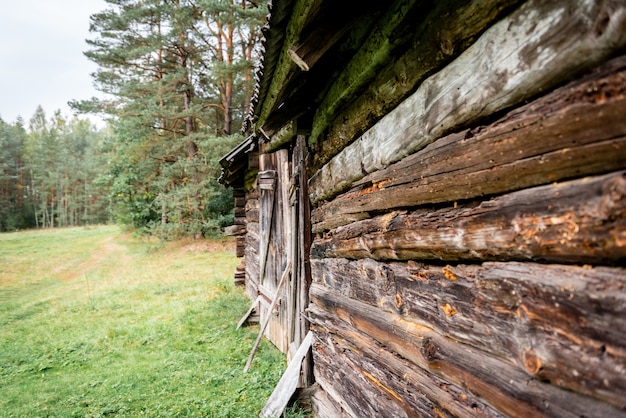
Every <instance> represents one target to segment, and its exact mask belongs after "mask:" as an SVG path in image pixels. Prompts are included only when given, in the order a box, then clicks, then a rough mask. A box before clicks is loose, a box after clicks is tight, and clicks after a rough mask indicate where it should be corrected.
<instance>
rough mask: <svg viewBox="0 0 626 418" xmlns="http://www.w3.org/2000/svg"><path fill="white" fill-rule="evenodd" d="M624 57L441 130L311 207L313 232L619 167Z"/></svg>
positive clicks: (623, 155)
mask: <svg viewBox="0 0 626 418" xmlns="http://www.w3.org/2000/svg"><path fill="white" fill-rule="evenodd" d="M624 89H626V57H620V58H618V59H616V60H613V61H611V62H610V63H608V64H607V65H605V66H603V67H602V68H601V69H600V70H599V71H596V72H594V73H592V74H590V75H588V76H587V77H584V78H583V79H581V80H578V81H576V82H573V83H570V84H569V85H567V86H564V87H562V88H560V89H557V90H556V91H554V92H552V93H550V94H548V95H546V96H544V97H542V98H540V99H538V100H536V101H534V102H532V103H530V104H529V105H526V106H523V107H521V108H519V109H517V110H515V111H513V112H511V113H509V114H508V115H506V116H504V117H503V118H500V119H499V120H497V121H496V122H494V123H492V124H490V125H488V126H481V127H478V128H475V129H473V130H471V131H470V130H465V131H462V132H460V133H456V134H452V135H448V136H447V137H445V138H442V139H440V140H437V141H436V142H434V143H432V144H430V145H429V146H427V147H426V148H425V149H423V150H421V151H419V152H417V153H416V154H413V155H411V156H409V157H406V158H405V159H403V160H402V161H400V162H398V163H396V164H393V165H391V166H389V167H388V168H386V169H383V170H380V171H377V172H374V173H372V174H370V175H368V176H366V177H365V178H363V179H362V180H361V181H359V182H357V183H356V187H355V188H353V189H352V190H351V191H349V192H347V193H344V194H343V195H340V196H338V197H337V198H336V199H334V200H333V201H331V202H328V203H327V204H325V205H323V206H322V207H321V208H320V209H319V210H317V211H314V213H313V222H315V223H316V226H315V231H316V232H321V231H322V230H327V229H332V228H334V227H337V226H340V225H342V224H346V223H349V222H353V221H354V220H355V218H357V219H363V218H365V217H367V212H370V211H372V212H375V211H381V210H386V209H390V208H394V207H411V206H417V205H426V204H432V203H442V202H453V201H457V200H465V199H472V198H476V197H479V196H483V195H493V194H499V193H503V192H508V191H512V190H518V189H523V188H526V187H531V186H537V185H540V184H546V183H551V182H554V181H559V180H562V179H568V178H573V177H579V176H584V175H592V174H599V173H604V172H609V171H613V170H618V169H623V168H626V123H624V114H626V96H625V95H624V94H623V91H624Z"/></svg>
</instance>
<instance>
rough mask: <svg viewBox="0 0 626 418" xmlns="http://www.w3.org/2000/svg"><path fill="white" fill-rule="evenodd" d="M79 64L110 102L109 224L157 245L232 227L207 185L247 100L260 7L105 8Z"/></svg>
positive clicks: (160, 4) (151, 4) (103, 106)
mask: <svg viewBox="0 0 626 418" xmlns="http://www.w3.org/2000/svg"><path fill="white" fill-rule="evenodd" d="M107 3H108V4H109V8H107V9H106V10H105V11H103V12H101V13H97V14H95V15H93V16H92V17H91V27H90V30H91V32H92V33H94V34H95V35H96V36H97V37H96V38H95V39H91V40H88V41H87V42H88V44H89V45H90V50H89V51H87V52H86V53H85V55H86V56H87V57H89V58H90V59H91V60H93V61H94V62H95V63H97V64H98V66H99V68H98V71H97V72H96V75H95V81H96V84H97V86H98V87H99V88H100V90H102V91H103V92H105V93H107V94H108V95H109V97H110V100H107V101H99V100H97V99H94V100H91V101H88V102H83V103H74V107H75V108H77V109H80V110H83V111H93V110H94V109H98V110H100V111H101V112H104V113H106V114H108V115H110V117H111V119H110V121H111V124H112V126H113V131H114V137H113V138H111V143H110V146H109V148H110V149H111V150H113V152H112V159H111V160H112V161H111V171H110V179H109V180H110V183H109V184H110V188H111V191H112V196H113V198H114V202H115V213H116V218H117V219H118V221H121V222H123V223H125V224H127V225H131V226H132V227H134V228H137V229H139V230H141V231H143V232H147V233H150V234H154V235H156V236H159V237H161V238H165V239H172V238H177V237H180V236H185V235H193V236H200V235H204V236H215V235H216V234H219V233H220V231H221V228H223V226H225V225H227V224H228V223H229V222H232V219H233V215H232V206H233V202H232V198H230V197H229V195H230V194H229V193H228V192H226V191H225V190H223V189H222V188H221V187H220V186H219V185H217V183H216V180H215V179H216V178H217V177H218V176H219V174H218V173H217V170H218V164H217V161H218V159H219V158H220V157H221V156H222V155H223V154H225V153H226V152H227V151H228V150H229V147H231V146H232V145H234V144H235V143H236V140H237V138H236V136H233V135H231V133H232V132H233V131H235V130H236V128H234V129H233V127H234V126H240V124H241V122H242V120H243V116H244V113H245V112H246V111H247V107H248V104H249V102H250V97H251V95H252V68H253V63H254V60H255V59H256V55H255V54H256V53H255V48H254V46H255V45H256V43H257V42H258V40H259V37H260V28H261V25H262V23H263V18H264V14H265V12H264V10H263V7H262V6H263V5H264V3H265V2H264V1H262V2H257V1H255V2H249V1H242V2H235V1H234V0H201V1H188V0H180V1H175V2H164V1H162V0H147V1H144V0H142V1H139V0H107Z"/></svg>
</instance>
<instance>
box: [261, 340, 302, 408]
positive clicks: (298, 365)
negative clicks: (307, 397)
mask: <svg viewBox="0 0 626 418" xmlns="http://www.w3.org/2000/svg"><path fill="white" fill-rule="evenodd" d="M312 342H313V333H312V332H311V331H309V332H308V334H307V335H306V337H304V340H303V341H302V344H300V347H299V348H298V350H297V351H296V353H295V355H294V356H293V358H292V359H291V361H290V362H289V365H288V366H287V370H285V373H283V375H282V377H281V378H280V380H279V381H278V384H277V385H276V387H275V388H274V391H273V392H272V395H271V396H270V397H269V399H268V400H267V402H266V403H265V406H264V407H263V409H262V410H261V417H263V418H278V417H280V416H282V413H283V411H284V410H285V408H286V407H287V403H288V402H289V400H290V399H291V397H292V396H293V394H294V393H295V391H296V387H297V386H298V380H299V378H300V370H301V369H302V361H303V360H304V357H305V356H306V355H307V353H308V352H309V349H310V348H311V344H312Z"/></svg>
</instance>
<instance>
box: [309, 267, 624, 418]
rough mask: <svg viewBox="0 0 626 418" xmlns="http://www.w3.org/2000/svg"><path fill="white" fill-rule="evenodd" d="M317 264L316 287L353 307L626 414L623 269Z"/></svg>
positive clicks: (315, 269) (315, 268)
mask: <svg viewBox="0 0 626 418" xmlns="http://www.w3.org/2000/svg"><path fill="white" fill-rule="evenodd" d="M312 265H313V274H314V276H315V278H316V281H317V282H318V283H320V284H323V285H324V286H325V287H326V288H328V289H332V291H334V292H336V293H338V294H342V295H344V296H345V297H346V298H351V299H355V300H359V301H361V302H363V303H366V304H368V305H370V306H372V307H378V308H380V309H382V310H383V311H386V312H390V313H393V314H396V315H399V316H401V317H402V318H404V319H405V320H408V321H411V322H414V323H416V324H420V325H423V326H427V327H429V328H432V329H434V330H435V331H436V332H437V333H439V334H441V335H443V336H445V337H447V338H451V339H453V340H455V341H459V342H461V343H463V344H466V345H468V346H471V347H475V348H476V349H478V350H481V351H484V352H486V353H490V354H491V355H493V356H497V357H501V358H507V359H509V361H510V362H512V363H513V364H515V365H516V367H517V368H518V369H519V370H521V371H524V372H526V373H527V374H528V375H529V376H532V377H533V378H536V379H540V380H544V381H550V382H552V383H553V384H554V385H558V386H560V387H563V388H566V389H567V390H571V391H574V392H579V393H583V394H585V395H589V396H592V397H594V398H597V399H602V400H604V401H606V402H608V403H611V404H613V405H615V406H617V407H619V408H623V407H625V406H626V376H625V375H624V373H623V369H624V367H625V366H626V333H625V332H624V331H625V330H626V293H624V290H623V289H625V288H626V270H624V269H622V268H604V267H601V268H589V267H578V266H563V265H541V264H532V263H500V262H498V263H485V264H483V265H456V266H443V267H442V266H441V265H427V264H423V263H415V262H408V263H397V262H394V263H381V262H376V261H374V260H371V259H363V260H354V261H350V260H345V259H324V260H313V263H312ZM385 364H389V361H387V360H385ZM420 390H421V391H422V392H423V389H420ZM423 393H426V392H423ZM435 399H438V398H437V397H436V398H435Z"/></svg>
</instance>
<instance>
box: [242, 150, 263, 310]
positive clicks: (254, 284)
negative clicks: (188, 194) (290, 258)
mask: <svg viewBox="0 0 626 418" xmlns="http://www.w3.org/2000/svg"><path fill="white" fill-rule="evenodd" d="M248 167H249V173H250V174H249V178H248V179H246V187H245V193H246V195H245V200H246V201H245V206H244V208H245V214H246V217H245V225H246V235H245V241H246V244H245V249H244V260H245V275H246V280H245V289H246V294H247V295H248V297H250V299H252V300H255V299H256V297H257V296H258V292H259V242H260V240H259V189H258V184H257V181H256V177H257V173H258V171H259V154H258V153H256V152H253V153H250V154H249V156H248Z"/></svg>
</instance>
